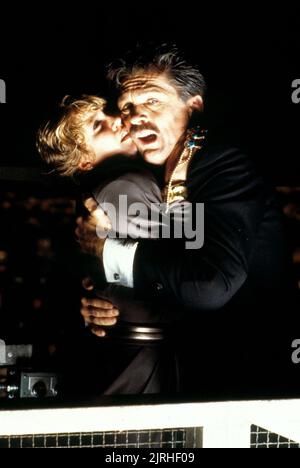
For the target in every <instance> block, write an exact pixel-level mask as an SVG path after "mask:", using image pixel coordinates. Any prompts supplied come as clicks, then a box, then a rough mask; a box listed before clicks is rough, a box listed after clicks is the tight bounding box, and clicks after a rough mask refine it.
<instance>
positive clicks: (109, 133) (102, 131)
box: [83, 110, 137, 164]
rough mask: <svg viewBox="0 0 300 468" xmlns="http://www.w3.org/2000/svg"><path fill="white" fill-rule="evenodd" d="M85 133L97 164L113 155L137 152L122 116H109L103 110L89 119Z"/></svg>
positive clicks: (126, 154)
mask: <svg viewBox="0 0 300 468" xmlns="http://www.w3.org/2000/svg"><path fill="white" fill-rule="evenodd" d="M83 133H84V137H85V142H86V144H87V146H88V148H90V149H91V150H92V151H93V153H94V154H95V156H96V161H95V164H99V163H101V162H102V161H104V160H105V159H107V158H109V157H112V156H117V155H124V156H133V155H135V154H136V152H137V149H136V146H135V144H134V143H133V141H132V140H131V138H130V135H129V133H128V131H127V130H126V129H125V128H124V126H123V124H122V121H121V118H120V117H112V116H109V115H107V114H105V113H104V112H103V111H101V110H99V111H97V112H95V113H93V114H92V115H91V117H90V118H89V119H88V120H87V122H86V124H85V125H84V127H83Z"/></svg>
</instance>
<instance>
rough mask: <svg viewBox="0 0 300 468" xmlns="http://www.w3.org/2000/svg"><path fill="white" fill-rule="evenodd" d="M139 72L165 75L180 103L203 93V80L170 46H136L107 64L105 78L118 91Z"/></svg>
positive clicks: (177, 51)
mask: <svg viewBox="0 0 300 468" xmlns="http://www.w3.org/2000/svg"><path fill="white" fill-rule="evenodd" d="M140 71H145V72H150V73H159V74H160V73H165V74H167V75H168V76H169V78H170V81H171V82H172V83H173V85H174V86H175V87H176V88H177V90H178V93H179V95H180V97H181V99H182V100H183V101H186V100H187V99H189V98H190V97H192V96H196V95H200V96H204V94H205V91H206V84H205V80H204V77H203V75H202V74H201V73H200V71H199V70H198V68H197V66H194V65H191V64H189V63H188V62H187V61H186V59H185V58H184V55H183V53H182V52H181V51H179V49H178V48H177V47H176V46H174V45H172V46H169V45H168V44H163V45H160V46H159V47H153V46H152V47H151V45H147V46H145V45H138V46H137V47H136V49H135V50H133V51H130V52H128V53H127V54H126V56H125V58H123V59H119V60H118V61H117V62H115V63H112V64H110V65H109V67H108V75H107V76H108V79H109V80H111V81H113V82H114V84H115V86H116V87H117V89H119V90H120V91H122V84H123V83H124V81H126V80H127V79H128V78H130V77H132V76H134V75H136V74H137V73H138V72H140Z"/></svg>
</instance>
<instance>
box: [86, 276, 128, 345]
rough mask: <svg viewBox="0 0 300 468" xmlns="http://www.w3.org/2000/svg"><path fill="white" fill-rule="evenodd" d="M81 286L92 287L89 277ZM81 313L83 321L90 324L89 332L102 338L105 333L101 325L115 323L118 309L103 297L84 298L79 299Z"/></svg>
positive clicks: (105, 325)
mask: <svg viewBox="0 0 300 468" xmlns="http://www.w3.org/2000/svg"><path fill="white" fill-rule="evenodd" d="M82 284H83V287H84V288H85V289H87V290H88V291H92V290H93V289H94V286H93V283H92V281H91V280H90V279H89V278H86V279H84V280H83V282H82ZM81 315H82V316H83V318H84V321H85V323H87V324H88V325H89V326H90V330H91V332H92V333H93V334H94V335H96V336H98V337H101V338H103V337H104V336H105V335H106V331H105V329H104V328H103V327H109V326H113V325H115V324H116V323H117V317H118V316H119V311H118V309H117V308H116V307H114V306H113V304H111V303H110V302H108V301H105V300H103V299H98V298H94V299H86V298H82V300H81Z"/></svg>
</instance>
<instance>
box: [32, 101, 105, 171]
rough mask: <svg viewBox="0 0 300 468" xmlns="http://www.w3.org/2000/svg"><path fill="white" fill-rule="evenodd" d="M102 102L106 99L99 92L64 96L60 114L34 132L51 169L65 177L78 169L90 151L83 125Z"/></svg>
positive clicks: (43, 157)
mask: <svg viewBox="0 0 300 468" xmlns="http://www.w3.org/2000/svg"><path fill="white" fill-rule="evenodd" d="M105 105H106V101H105V100H104V99H102V98H100V97H98V96H91V95H83V96H81V97H80V98H79V99H72V98H71V97H70V96H65V97H64V99H63V100H62V102H61V104H60V115H59V117H58V118H56V119H53V120H50V121H48V122H47V123H46V124H45V125H43V126H42V127H41V128H40V129H39V131H38V133H37V144H36V145H37V150H38V152H39V154H40V156H41V157H42V159H43V161H44V162H45V163H46V164H47V165H49V166H51V167H52V169H53V171H56V172H58V173H59V174H60V175H62V176H66V177H72V176H73V175H74V174H75V173H76V172H79V168H78V165H79V163H80V161H81V160H82V158H83V157H84V155H87V154H88V155H91V154H93V151H92V150H91V149H89V147H88V145H87V144H86V141H85V137H84V133H83V126H84V125H85V124H86V123H87V122H88V121H89V120H90V119H91V117H92V116H93V114H94V113H95V112H97V111H99V110H101V111H103V109H104V107H105Z"/></svg>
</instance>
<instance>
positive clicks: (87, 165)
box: [77, 154, 94, 172]
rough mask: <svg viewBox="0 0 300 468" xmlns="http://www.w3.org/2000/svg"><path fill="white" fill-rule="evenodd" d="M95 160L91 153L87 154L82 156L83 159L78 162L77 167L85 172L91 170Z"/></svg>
mask: <svg viewBox="0 0 300 468" xmlns="http://www.w3.org/2000/svg"><path fill="white" fill-rule="evenodd" d="M93 161H94V159H93V158H92V157H91V156H90V155H88V154H86V155H84V156H82V158H81V161H80V162H79V163H78V166H77V169H79V170H80V171H83V172H86V171H91V170H92V169H93Z"/></svg>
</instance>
